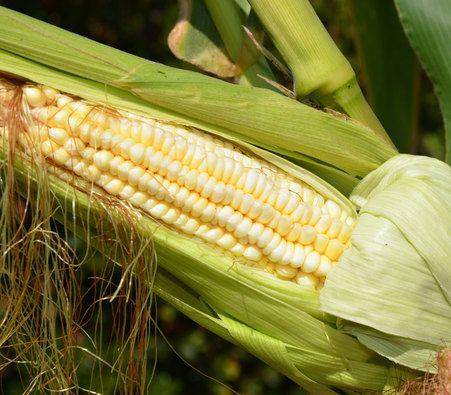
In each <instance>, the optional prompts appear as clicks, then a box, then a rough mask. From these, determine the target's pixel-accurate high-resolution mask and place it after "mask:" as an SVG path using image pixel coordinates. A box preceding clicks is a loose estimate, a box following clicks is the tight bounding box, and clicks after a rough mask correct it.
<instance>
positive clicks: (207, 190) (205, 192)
mask: <svg viewBox="0 0 451 395" xmlns="http://www.w3.org/2000/svg"><path fill="white" fill-rule="evenodd" d="M202 174H205V175H207V173H202ZM215 186H216V180H215V178H214V177H209V178H208V180H207V182H206V183H205V185H204V187H203V188H202V189H201V192H200V194H201V196H203V197H205V198H206V199H208V198H209V197H210V196H211V194H212V193H213V191H214V190H215ZM196 190H197V188H196Z"/></svg>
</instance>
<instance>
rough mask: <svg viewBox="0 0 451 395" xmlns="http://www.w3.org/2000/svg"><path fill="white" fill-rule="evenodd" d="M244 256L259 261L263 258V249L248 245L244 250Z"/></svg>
mask: <svg viewBox="0 0 451 395" xmlns="http://www.w3.org/2000/svg"><path fill="white" fill-rule="evenodd" d="M243 256H244V257H245V258H247V259H249V260H251V261H259V260H260V259H262V253H261V251H260V250H259V249H258V248H256V247H254V246H249V247H246V249H245V250H244V252H243Z"/></svg>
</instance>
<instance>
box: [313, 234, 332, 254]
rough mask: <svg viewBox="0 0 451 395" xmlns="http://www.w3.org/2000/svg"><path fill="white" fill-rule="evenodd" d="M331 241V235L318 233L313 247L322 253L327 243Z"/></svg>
mask: <svg viewBox="0 0 451 395" xmlns="http://www.w3.org/2000/svg"><path fill="white" fill-rule="evenodd" d="M328 243H329V237H328V236H327V235H325V234H318V235H316V239H315V242H314V243H313V247H314V248H315V250H316V251H318V252H319V253H320V254H322V253H323V252H324V251H326V248H327V244H328Z"/></svg>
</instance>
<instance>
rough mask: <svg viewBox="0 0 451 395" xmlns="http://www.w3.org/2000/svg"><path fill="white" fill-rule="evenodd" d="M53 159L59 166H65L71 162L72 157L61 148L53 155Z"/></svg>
mask: <svg viewBox="0 0 451 395" xmlns="http://www.w3.org/2000/svg"><path fill="white" fill-rule="evenodd" d="M52 159H53V160H54V161H55V162H56V163H58V164H59V165H64V164H66V163H67V162H68V161H69V159H70V155H69V153H68V152H67V151H66V150H65V149H64V148H59V149H57V150H56V151H55V152H54V153H53V156H52Z"/></svg>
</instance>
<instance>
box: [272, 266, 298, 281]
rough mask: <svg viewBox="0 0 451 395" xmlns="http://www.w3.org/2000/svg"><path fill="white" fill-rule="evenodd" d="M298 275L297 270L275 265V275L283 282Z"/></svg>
mask: <svg viewBox="0 0 451 395" xmlns="http://www.w3.org/2000/svg"><path fill="white" fill-rule="evenodd" d="M297 273H298V271H297V269H295V268H294V267H291V266H286V265H276V274H277V276H278V277H281V278H282V279H284V280H288V279H291V278H294V277H295V276H296V274H297Z"/></svg>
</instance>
